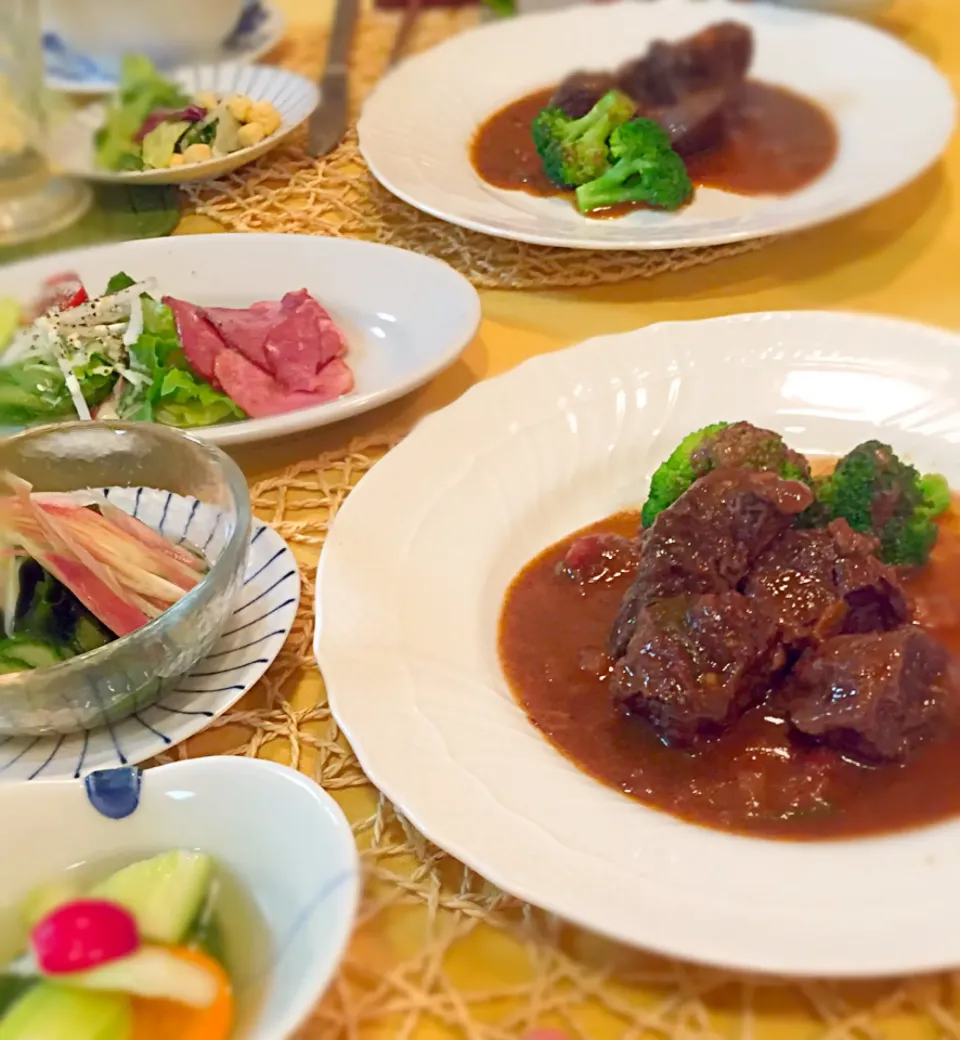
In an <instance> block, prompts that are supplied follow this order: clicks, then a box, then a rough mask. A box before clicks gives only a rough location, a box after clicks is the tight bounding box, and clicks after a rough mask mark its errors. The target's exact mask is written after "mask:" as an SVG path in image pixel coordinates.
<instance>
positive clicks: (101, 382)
mask: <svg viewBox="0 0 960 1040" xmlns="http://www.w3.org/2000/svg"><path fill="white" fill-rule="evenodd" d="M74 373H75V375H76V377H77V381H78V382H79V384H80V391H81V393H82V394H83V399H84V400H85V401H86V402H87V405H88V406H89V407H90V408H95V407H96V406H97V405H98V404H100V403H101V402H103V401H104V400H106V398H107V397H109V396H110V391H111V390H112V389H113V387H114V384H115V383H116V381H117V375H116V373H115V372H114V369H113V364H112V363H111V361H110V359H109V358H106V357H104V356H103V355H101V354H96V353H94V354H91V355H90V357H89V358H88V359H87V360H86V361H85V362H84V363H83V364H82V365H79V366H77V367H76V368H75V369H74ZM76 418H77V409H76V407H75V406H74V403H73V398H72V397H71V396H70V391H69V390H68V389H67V381H66V380H65V379H64V378H63V373H62V372H61V371H60V368H59V366H58V365H57V363H56V362H55V361H53V360H52V359H50V360H45V359H39V358H27V359H26V360H24V361H19V362H17V364H15V365H6V366H4V367H2V368H0V426H32V425H34V424H36V423H41V422H54V421H56V420H59V419H76Z"/></svg>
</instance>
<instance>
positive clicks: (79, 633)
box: [73, 617, 107, 654]
mask: <svg viewBox="0 0 960 1040" xmlns="http://www.w3.org/2000/svg"><path fill="white" fill-rule="evenodd" d="M106 644H107V637H106V636H105V635H104V634H103V632H101V631H100V629H99V628H98V627H97V626H96V625H95V624H94V623H93V622H92V621H91V620H90V618H87V617H81V618H79V619H78V620H77V627H76V628H75V629H74V630H73V645H74V647H75V648H76V651H77V653H78V654H87V653H89V652H90V651H91V650H97V649H99V648H100V647H101V646H106Z"/></svg>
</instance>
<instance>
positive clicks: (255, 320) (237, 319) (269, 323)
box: [204, 301, 283, 371]
mask: <svg viewBox="0 0 960 1040" xmlns="http://www.w3.org/2000/svg"><path fill="white" fill-rule="evenodd" d="M282 307H283V305H282V303H280V302H279V301H276V302H268V301H263V302H261V303H254V304H251V305H250V306H249V307H206V308H205V309H204V313H205V314H206V316H207V318H208V319H209V320H210V322H211V323H212V324H213V325H214V326H215V327H216V329H217V331H218V332H219V333H220V335H221V336H222V337H223V339H224V341H225V342H226V343H227V345H228V346H229V347H231V348H232V349H233V350H236V351H238V352H239V353H241V354H242V355H243V356H244V357H245V358H246V359H247V360H248V361H252V362H253V363H254V364H255V365H259V366H260V368H262V369H264V370H266V371H269V363H268V361H267V355H266V353H265V352H264V349H263V347H264V343H265V341H266V338H267V334H268V333H269V331H270V330H271V329H272V328H273V327H274V325H276V324H277V322H278V321H279V320H280V316H281V313H282Z"/></svg>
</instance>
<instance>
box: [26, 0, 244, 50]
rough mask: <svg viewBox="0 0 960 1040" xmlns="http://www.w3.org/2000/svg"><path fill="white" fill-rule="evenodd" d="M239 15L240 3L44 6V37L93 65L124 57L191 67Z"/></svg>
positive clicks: (52, 1)
mask: <svg viewBox="0 0 960 1040" xmlns="http://www.w3.org/2000/svg"><path fill="white" fill-rule="evenodd" d="M242 13H243V0H203V2H202V3H197V2H196V0H136V2H135V3H131V2H130V0H84V2H78V0H43V21H44V26H45V27H46V29H47V31H48V32H51V33H55V34H56V35H57V36H58V37H59V38H60V39H61V40H62V41H63V42H64V44H66V46H67V47H69V48H71V49H72V50H74V51H77V52H80V53H83V54H87V55H89V56H90V57H91V58H93V59H94V60H95V61H96V60H100V59H106V60H108V61H109V60H111V59H115V58H116V57H117V56H118V55H123V54H128V53H138V54H146V55H147V56H148V57H150V58H152V59H153V60H154V61H157V62H160V63H161V64H164V65H171V64H182V63H184V62H187V61H192V60H194V59H195V58H196V57H197V56H199V55H205V54H207V53H209V52H210V51H211V50H213V49H214V48H216V47H219V46H221V45H222V44H223V42H224V41H225V40H226V39H227V37H228V36H229V35H230V31H231V30H232V29H233V28H234V26H236V24H237V22H238V21H239V19H240V15H241V14H242Z"/></svg>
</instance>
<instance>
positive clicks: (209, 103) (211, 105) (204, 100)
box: [197, 90, 220, 112]
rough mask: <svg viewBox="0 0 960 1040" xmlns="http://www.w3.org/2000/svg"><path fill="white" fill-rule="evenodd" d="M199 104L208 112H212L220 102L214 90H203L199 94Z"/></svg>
mask: <svg viewBox="0 0 960 1040" xmlns="http://www.w3.org/2000/svg"><path fill="white" fill-rule="evenodd" d="M197 104H198V105H200V106H201V107H202V108H205V109H206V110H207V111H208V112H212V111H213V109H215V108H216V107H217V105H219V104H220V102H219V101H218V100H217V95H216V94H214V92H213V91H212V90H201V91H200V93H199V94H197Z"/></svg>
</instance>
